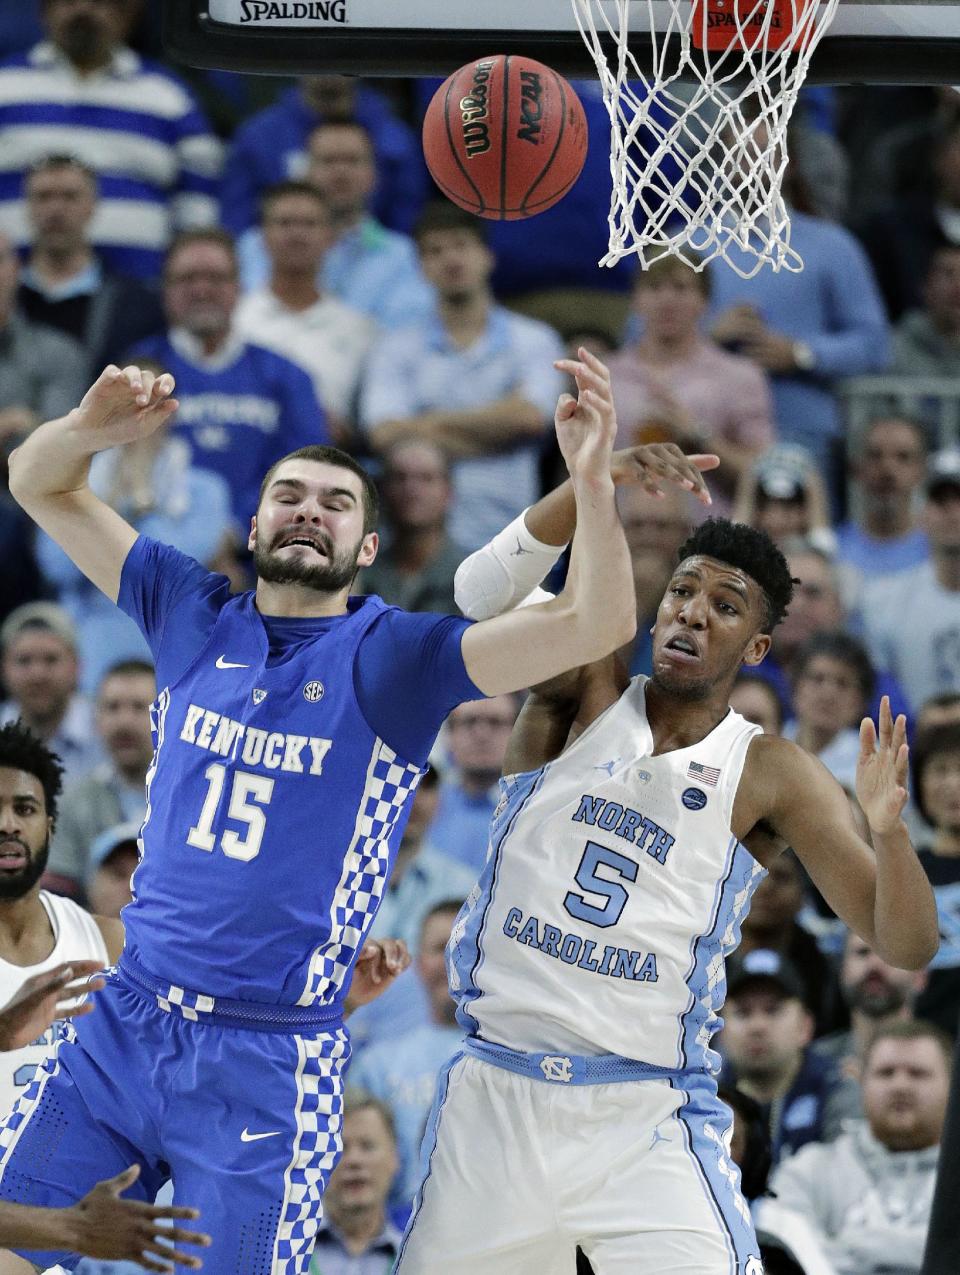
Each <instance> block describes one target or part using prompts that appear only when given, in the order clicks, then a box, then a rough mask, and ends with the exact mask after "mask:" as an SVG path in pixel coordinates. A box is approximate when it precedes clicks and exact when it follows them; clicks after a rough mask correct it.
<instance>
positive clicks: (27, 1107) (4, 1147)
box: [0, 1020, 77, 1178]
mask: <svg viewBox="0 0 960 1275" xmlns="http://www.w3.org/2000/svg"><path fill="white" fill-rule="evenodd" d="M76 1039H77V1033H76V1031H75V1030H74V1027H73V1024H72V1023H70V1022H67V1021H66V1020H65V1021H63V1022H61V1023H60V1024H59V1035H58V1037H57V1040H56V1043H55V1044H54V1046H53V1052H52V1053H50V1054H48V1055H47V1057H46V1058H45V1059H44V1060H43V1062H42V1063H40V1065H39V1066H38V1067H37V1070H36V1074H35V1075H34V1077H33V1079H32V1080H31V1081H30V1083H29V1085H27V1087H26V1089H24V1091H23V1093H22V1094H21V1095H20V1097H19V1098H18V1099H17V1101H16V1102H15V1103H14V1104H13V1110H12V1111H11V1112H10V1114H9V1115H8V1116H7V1118H6V1119H5V1120H4V1121H3V1122H2V1123H0V1178H2V1177H3V1172H4V1169H5V1168H6V1167H7V1161H8V1160H9V1159H10V1156H11V1154H12V1152H13V1149H14V1147H15V1146H16V1145H17V1142H18V1141H19V1138H20V1135H21V1133H23V1131H24V1129H25V1128H26V1126H27V1122H28V1121H29V1119H30V1117H31V1116H32V1115H34V1113H35V1112H36V1110H37V1107H38V1106H39V1104H40V1097H41V1095H42V1094H43V1091H44V1088H45V1087H46V1084H47V1081H48V1080H51V1079H52V1078H53V1077H54V1076H55V1075H56V1074H57V1072H58V1071H59V1070H60V1049H61V1048H62V1046H64V1045H72V1044H73V1042H74V1041H75V1040H76Z"/></svg>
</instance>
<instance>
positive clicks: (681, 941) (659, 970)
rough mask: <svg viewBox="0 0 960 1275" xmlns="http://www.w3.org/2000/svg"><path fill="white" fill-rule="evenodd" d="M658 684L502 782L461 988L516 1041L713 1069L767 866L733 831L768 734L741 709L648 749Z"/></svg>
mask: <svg viewBox="0 0 960 1275" xmlns="http://www.w3.org/2000/svg"><path fill="white" fill-rule="evenodd" d="M646 681H647V679H646V678H644V677H638V678H635V679H634V680H633V681H632V682H631V683H630V685H629V687H628V688H627V690H626V691H625V692H624V693H623V695H622V696H621V697H620V699H619V700H618V701H617V703H616V704H613V705H611V707H610V708H608V709H607V711H606V712H605V713H604V714H602V716H601V717H599V718H598V719H597V720H596V721H595V722H593V723H591V725H590V726H589V728H588V729H587V730H586V731H584V733H583V734H582V735H581V736H580V737H579V738H578V739H577V740H576V741H575V742H574V743H573V744H572V745H571V746H570V747H569V748H568V749H567V750H566V751H565V752H564V753H562V754H561V755H560V756H559V757H558V758H557V759H556V760H555V761H552V762H550V763H549V764H548V765H546V766H544V767H543V768H542V769H541V770H536V771H531V772H528V773H525V774H520V775H511V776H509V777H508V778H507V779H504V780H501V789H502V797H501V801H500V805H499V806H498V808H497V812H496V814H495V815H494V819H493V822H492V824H491V843H490V850H489V853H488V859H487V863H486V866H485V868H484V871H483V874H482V876H481V878H480V881H479V882H478V884H477V885H476V886H475V887H474V889H473V891H472V893H471V895H470V897H469V899H468V900H467V903H466V904H465V906H464V908H463V911H462V912H461V914H460V916H459V917H458V919H457V923H456V925H455V926H454V930H453V934H452V936H451V940H450V946H449V948H448V950H447V956H448V971H449V975H450V986H451V989H452V991H453V994H454V996H455V998H456V999H457V1000H458V1002H459V1009H458V1016H459V1019H460V1022H461V1024H462V1026H464V1027H465V1028H466V1029H467V1031H468V1032H470V1033H472V1034H475V1035H478V1036H480V1037H481V1038H482V1039H484V1040H487V1041H492V1042H495V1043H497V1044H502V1045H506V1046H508V1047H510V1048H512V1049H518V1050H524V1051H530V1052H538V1051H546V1052H554V1053H557V1054H581V1055H583V1054H586V1055H596V1054H607V1053H609V1054H618V1055H621V1056H623V1057H626V1058H633V1059H637V1060H639V1061H641V1062H644V1063H648V1064H650V1065H652V1066H658V1067H666V1068H670V1069H675V1068H685V1067H697V1068H702V1067H707V1068H709V1069H710V1070H715V1069H716V1067H717V1066H718V1063H719V1059H718V1057H717V1055H716V1054H715V1053H714V1051H713V1050H711V1049H710V1047H709V1045H710V1038H711V1036H712V1035H713V1034H714V1032H715V1031H716V1030H717V1028H718V1027H719V1025H720V1020H719V1019H718V1017H717V1010H718V1009H719V1007H720V1006H721V1005H722V1003H723V1000H724V995H725V991H726V983H725V974H724V960H725V957H726V956H727V954H728V953H729V952H731V951H732V950H733V949H734V948H735V947H736V945H737V943H738V942H739V939H740V922H741V920H742V918H743V916H744V914H745V912H746V910H747V908H748V906H749V902H750V896H751V895H752V893H753V890H754V889H755V887H756V885H757V883H758V881H759V880H760V878H761V877H762V876H763V874H764V869H763V868H762V867H761V866H760V865H759V864H758V863H757V861H756V860H755V859H754V858H753V856H752V855H751V854H750V853H749V851H747V850H746V849H745V848H744V847H743V846H742V845H740V844H739V842H738V841H737V839H736V837H734V835H733V833H732V832H731V830H730V821H731V817H732V813H733V802H734V797H735V796H736V792H737V785H738V784H739V782H740V775H741V773H742V770H743V764H744V761H745V758H746V754H747V747H748V745H749V743H750V740H751V739H752V738H753V736H754V735H756V734H758V733H759V727H757V726H754V725H752V724H751V723H750V722H747V721H745V720H744V719H743V718H742V717H740V716H739V715H738V714H737V713H735V712H733V710H732V709H731V710H730V711H729V712H728V713H727V715H726V717H724V719H723V720H722V721H721V722H720V724H719V725H718V726H717V727H716V728H715V729H714V730H712V731H711V732H710V734H709V735H707V736H706V738H705V739H702V740H701V741H700V742H699V743H697V744H693V745H691V746H690V747H689V748H681V749H677V750H676V751H674V752H669V753H664V754H661V755H660V756H657V757H654V756H651V753H652V752H653V737H652V734H651V731H650V726H649V724H648V722H647V715H646V703H645V691H644V686H645V683H646Z"/></svg>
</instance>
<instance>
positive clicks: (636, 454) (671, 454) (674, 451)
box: [610, 443, 720, 505]
mask: <svg viewBox="0 0 960 1275" xmlns="http://www.w3.org/2000/svg"><path fill="white" fill-rule="evenodd" d="M719 464H720V457H719V456H714V455H713V453H712V452H706V453H704V452H695V453H693V454H691V455H689V456H687V455H685V454H684V453H683V452H682V451H681V450H680V448H679V447H678V446H677V445H676V443H643V444H641V445H640V446H637V447H625V448H623V449H621V450H620V451H616V452H614V453H613V456H612V457H611V459H610V473H611V475H612V476H613V481H614V482H615V483H616V484H617V485H618V486H619V485H620V484H627V483H636V484H638V485H639V486H641V487H643V489H644V490H645V491H648V492H650V494H651V495H652V496H660V497H662V496H663V495H664V490H663V488H664V485H665V484H671V483H672V484H673V485H674V486H677V487H682V488H684V490H686V491H690V492H693V494H694V495H695V496H696V498H697V499H698V500H699V501H700V503H701V504H703V505H710V504H712V503H713V501H712V499H711V496H710V492H709V490H708V489H707V484H706V482H705V481H704V478H703V475H704V472H705V471H707V470H711V469H716V468H717V466H718V465H719Z"/></svg>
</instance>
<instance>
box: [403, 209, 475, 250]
mask: <svg viewBox="0 0 960 1275" xmlns="http://www.w3.org/2000/svg"><path fill="white" fill-rule="evenodd" d="M444 230H458V231H460V230H462V231H466V233H467V234H469V235H473V237H474V239H479V241H480V242H481V243H482V244H483V245H484V247H486V246H487V244H489V242H490V239H489V235H488V233H487V227H486V223H485V222H484V220H483V218H482V217H475V216H474V214H473V213H469V212H467V211H466V210H465V209H463V208H458V207H457V205H456V204H451V203H450V201H449V200H448V199H434V200H433V201H432V202H431V203H429V204H427V206H426V208H424V210H423V212H422V213H421V214H420V217H419V219H418V221H417V224H416V225H415V226H414V228H413V237H414V239H415V240H416V243H417V247H418V248H422V247H423V241H424V239H425V238H426V237H427V235H431V234H434V233H435V232H440V231H444Z"/></svg>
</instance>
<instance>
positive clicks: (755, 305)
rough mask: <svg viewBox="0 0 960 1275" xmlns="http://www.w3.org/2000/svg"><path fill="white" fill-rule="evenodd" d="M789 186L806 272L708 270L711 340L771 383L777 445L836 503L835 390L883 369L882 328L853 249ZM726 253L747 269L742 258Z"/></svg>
mask: <svg viewBox="0 0 960 1275" xmlns="http://www.w3.org/2000/svg"><path fill="white" fill-rule="evenodd" d="M751 130H752V133H753V136H754V137H755V140H756V144H757V145H758V146H765V145H766V136H765V131H766V126H765V124H764V123H763V121H762V119H758V120H756V121H753V122H752V123H751ZM788 171H789V170H788ZM794 176H795V174H794ZM794 186H795V188H794V190H793V191H792V192H791V199H792V202H793V204H794V206H793V207H792V208H791V209H790V247H791V248H792V249H794V250H795V251H796V252H797V253H799V255H800V257H801V258H802V259H803V269H802V270H801V271H799V272H796V273H795V272H792V271H787V270H781V271H778V272H776V273H774V272H773V271H772V270H760V271H758V272H757V273H756V274H755V275H754V276H753V278H751V279H744V278H741V277H740V275H738V274H737V272H736V271H735V270H734V269H733V268H732V266H730V265H729V264H728V263H727V262H726V261H721V260H717V261H715V262H714V263H713V265H712V266H711V268H710V273H711V277H712V284H713V294H712V299H711V305H710V323H711V335H712V336H713V338H714V340H715V341H718V342H719V343H720V344H721V345H724V346H726V347H727V348H728V349H730V350H732V351H734V352H735V353H737V354H744V355H746V356H747V358H749V359H753V361H754V362H755V363H756V364H757V365H758V366H759V367H761V368H763V370H764V371H765V372H767V373H768V374H769V375H770V377H771V378H772V381H773V402H774V419H775V420H776V423H777V434H778V436H779V437H780V438H781V439H782V440H783V441H784V442H788V443H799V444H800V445H801V446H803V447H806V448H807V450H808V451H809V452H810V453H811V454H812V455H813V456H814V457H815V459H816V463H817V466H818V468H819V469H820V472H821V474H823V476H824V477H825V478H826V479H827V481H828V484H829V488H830V491H831V495H833V494H834V492H833V479H834V474H833V464H834V449H835V447H836V444H837V441H838V439H839V437H840V434H841V430H842V416H841V412H840V406H839V403H838V402H837V399H836V396H835V394H834V382H835V381H836V380H838V379H839V378H841V377H847V376H859V375H862V374H864V373H867V372H877V371H880V370H881V369H882V368H884V367H886V365H887V363H888V361H889V336H888V331H887V320H886V314H885V312H884V307H883V301H882V299H881V296H880V291H879V288H878V287H877V283H876V280H875V279H874V276H873V271H872V270H871V268H870V263H869V261H868V259H867V256H866V254H865V253H864V251H863V249H862V248H861V246H860V244H859V243H858V242H857V240H856V239H855V238H854V237H853V235H852V234H850V232H849V231H847V230H845V229H844V228H843V227H842V226H838V225H835V224H833V223H832V222H828V221H824V220H822V219H821V218H819V217H813V216H810V215H809V214H808V213H806V212H804V211H802V207H803V205H804V203H805V199H804V196H803V191H802V189H801V187H800V185H799V184H798V183H797V182H795V183H794ZM731 253H732V254H733V258H732V259H733V260H735V261H737V260H739V264H741V265H743V266H744V267H745V268H749V258H748V257H747V255H746V253H742V250H740V249H737V248H731V249H730V250H729V252H728V256H730V254H731ZM741 253H742V255H741Z"/></svg>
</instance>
